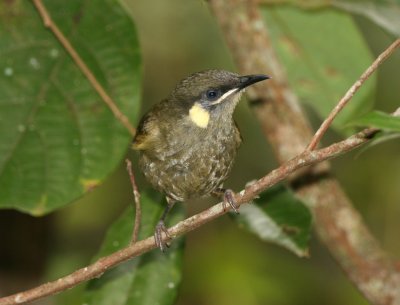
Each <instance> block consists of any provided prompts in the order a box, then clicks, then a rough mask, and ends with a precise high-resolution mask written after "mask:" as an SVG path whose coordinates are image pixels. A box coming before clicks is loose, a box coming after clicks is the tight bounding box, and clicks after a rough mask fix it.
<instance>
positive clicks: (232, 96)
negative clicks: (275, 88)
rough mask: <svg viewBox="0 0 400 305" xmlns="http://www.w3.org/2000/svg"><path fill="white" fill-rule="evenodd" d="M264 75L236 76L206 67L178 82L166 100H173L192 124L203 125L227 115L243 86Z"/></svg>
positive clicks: (265, 76)
mask: <svg viewBox="0 0 400 305" xmlns="http://www.w3.org/2000/svg"><path fill="white" fill-rule="evenodd" d="M268 78H270V77H269V76H267V75H262V74H259V75H246V76H240V75H238V74H236V73H232V72H228V71H224V70H206V71H202V72H197V73H194V74H192V75H190V76H188V77H186V78H185V79H183V80H182V81H181V82H179V83H178V85H177V86H176V87H175V89H174V90H173V92H172V93H171V96H170V97H169V99H172V100H174V101H175V105H176V106H177V107H180V108H181V109H183V110H184V111H185V112H186V113H187V114H188V115H189V118H190V119H191V121H192V122H193V123H194V124H196V125H197V126H198V127H201V128H207V126H208V124H209V122H210V120H215V119H219V118H231V117H232V113H233V110H234V109H235V107H236V105H237V103H238V102H239V99H240V97H241V95H242V93H243V92H244V89H245V88H246V87H248V86H250V85H252V84H254V83H257V82H259V81H262V80H265V79H268Z"/></svg>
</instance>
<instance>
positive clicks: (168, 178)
mask: <svg viewBox="0 0 400 305" xmlns="http://www.w3.org/2000/svg"><path fill="white" fill-rule="evenodd" d="M236 149H237V147H236V146H235V145H229V144H227V143H224V144H222V143H221V145H215V143H213V145H211V146H206V145H203V146H199V147H193V148H191V149H185V150H183V151H180V152H176V153H175V154H173V155H170V156H167V157H164V158H156V157H154V156H148V155H146V153H142V154H141V156H140V161H139V162H140V167H141V169H142V171H143V173H144V175H145V176H146V178H147V180H148V181H149V182H150V183H151V184H152V185H153V187H154V188H156V189H157V190H159V191H161V192H163V193H165V194H166V195H168V196H169V197H171V198H173V199H175V200H177V201H185V200H187V199H190V198H196V197H201V196H204V195H208V194H210V193H211V192H212V191H214V190H215V189H216V188H218V187H220V186H221V185H222V183H223V182H224V181H225V179H226V178H227V175H228V174H229V172H230V170H231V168H232V165H233V161H234V159H235V156H236Z"/></svg>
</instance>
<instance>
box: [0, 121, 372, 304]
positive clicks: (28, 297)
mask: <svg viewBox="0 0 400 305" xmlns="http://www.w3.org/2000/svg"><path fill="white" fill-rule="evenodd" d="M377 131H378V130H377V129H365V130H364V131H362V132H359V133H357V134H355V135H353V136H351V137H349V138H347V139H346V140H343V141H341V142H338V143H335V144H332V145H331V146H328V147H326V148H323V149H319V150H315V151H309V152H308V151H306V152H304V153H302V154H300V155H298V156H297V157H295V158H293V159H291V160H289V161H287V162H286V163H285V164H283V165H281V166H280V167H278V168H277V169H275V170H273V171H272V172H270V173H269V174H268V175H266V176H264V177H263V178H261V179H259V180H257V181H256V182H255V183H252V184H251V185H249V186H248V187H246V188H245V189H244V190H243V191H241V192H240V193H237V194H236V195H235V197H234V199H235V202H236V203H237V204H238V205H242V204H244V203H246V202H250V201H251V200H252V199H254V198H255V197H256V196H257V195H259V194H260V193H261V192H263V191H264V190H266V189H267V188H269V187H271V186H273V185H275V184H276V183H278V182H280V181H282V180H284V179H286V178H287V177H288V176H289V175H291V174H292V173H293V172H295V171H296V170H299V169H300V168H303V167H306V166H310V165H313V164H316V163H319V162H322V161H324V160H327V159H330V158H334V157H337V156H339V155H342V154H344V153H346V152H348V151H350V150H352V149H354V148H356V147H359V146H360V145H362V144H364V143H366V142H368V141H369V140H370V139H371V138H372V137H373V135H374V134H375V133H376V132H377ZM229 209H230V208H226V207H225V205H224V203H223V202H220V203H218V204H216V205H214V206H212V207H211V208H209V209H207V210H205V211H203V212H200V213H198V214H196V215H193V216H191V217H189V218H187V219H185V220H183V221H181V222H179V223H178V224H176V225H175V226H173V227H171V228H170V229H168V233H169V235H170V237H171V238H176V237H178V236H181V235H183V234H186V233H187V232H190V231H192V230H194V229H196V228H198V227H200V226H202V225H204V224H205V223H208V222H210V221H211V220H213V219H215V218H218V217H220V216H222V215H224V214H225V213H227V212H228V210H229ZM163 238H166V236H163ZM154 248H156V244H155V240H154V237H153V236H151V237H148V238H146V239H144V240H141V241H138V242H136V243H135V244H131V245H130V246H128V247H126V248H124V249H122V250H119V251H117V252H114V253H113V254H110V255H109V256H105V257H102V258H100V259H99V260H97V261H96V262H95V263H93V264H91V265H89V266H87V267H84V268H81V269H79V270H76V271H75V272H73V273H71V274H69V275H67V276H64V277H62V278H59V279H58V280H55V281H53V282H49V283H46V284H43V285H40V286H38V287H36V288H32V289H30V290H26V291H23V292H20V293H16V294H13V295H10V296H7V297H3V298H0V305H16V304H23V303H28V302H32V301H34V300H37V299H40V298H44V297H46V296H49V295H53V294H57V293H59V292H62V291H64V290H66V289H69V288H72V287H74V286H76V285H78V284H80V283H82V282H85V281H88V280H90V279H92V278H95V277H99V276H100V275H102V274H103V273H104V272H105V271H107V270H108V269H110V268H112V267H114V266H116V265H117V264H120V263H122V262H124V261H127V260H129V259H131V258H134V257H137V256H139V255H141V254H143V253H146V252H148V251H150V250H152V249H154Z"/></svg>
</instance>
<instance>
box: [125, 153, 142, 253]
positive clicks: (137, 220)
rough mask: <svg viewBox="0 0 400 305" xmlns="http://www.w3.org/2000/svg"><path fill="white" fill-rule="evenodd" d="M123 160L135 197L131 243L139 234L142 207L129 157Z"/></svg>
mask: <svg viewBox="0 0 400 305" xmlns="http://www.w3.org/2000/svg"><path fill="white" fill-rule="evenodd" d="M125 162H126V170H127V171H128V174H129V178H130V180H131V185H132V192H133V197H134V198H135V224H134V226H133V231H132V239H131V245H133V244H134V243H136V241H137V240H138V236H139V229H140V223H141V219H142V208H141V204H140V193H139V189H138V187H137V185H136V181H135V175H134V174H133V170H132V162H131V160H129V159H125Z"/></svg>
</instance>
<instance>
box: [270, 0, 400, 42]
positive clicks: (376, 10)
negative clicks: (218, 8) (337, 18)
mask: <svg viewBox="0 0 400 305" xmlns="http://www.w3.org/2000/svg"><path fill="white" fill-rule="evenodd" d="M264 3H265V4H272V5H276V1H275V0H271V1H268V0H265V1H264ZM280 4H293V5H295V6H298V7H300V8H302V9H321V8H327V7H334V8H337V9H340V10H342V11H345V12H349V13H352V14H357V15H360V16H363V17H365V18H368V19H369V20H371V21H372V22H374V23H375V24H377V25H378V26H380V27H381V28H383V29H384V30H386V31H387V32H388V33H390V34H391V35H393V36H395V37H399V36H400V0H312V1H304V0H281V1H280Z"/></svg>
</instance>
